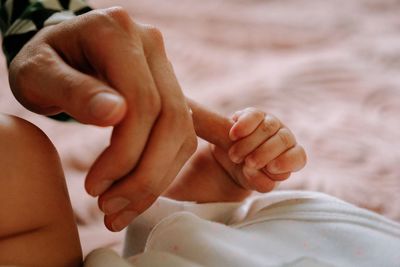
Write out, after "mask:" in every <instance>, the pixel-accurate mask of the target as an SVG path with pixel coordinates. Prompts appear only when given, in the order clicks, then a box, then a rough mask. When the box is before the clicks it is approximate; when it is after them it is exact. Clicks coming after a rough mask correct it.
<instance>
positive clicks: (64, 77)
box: [9, 44, 126, 126]
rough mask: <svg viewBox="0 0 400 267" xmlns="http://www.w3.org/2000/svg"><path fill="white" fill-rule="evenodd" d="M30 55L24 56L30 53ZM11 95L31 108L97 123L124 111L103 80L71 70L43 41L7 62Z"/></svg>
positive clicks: (119, 116)
mask: <svg viewBox="0 0 400 267" xmlns="http://www.w3.org/2000/svg"><path fill="white" fill-rule="evenodd" d="M27 51H30V52H31V53H32V54H34V56H32V57H33V59H30V60H26V58H27V57H30V56H31V55H24V54H26V53H28V52H27ZM9 73H10V85H11V88H12V90H13V93H14V95H15V96H16V98H17V99H18V100H19V101H20V103H21V104H23V105H24V106H25V107H26V108H28V109H30V110H31V111H33V112H36V113H40V114H44V115H54V114H57V113H60V112H66V113H68V114H69V115H71V116H72V117H74V118H75V119H76V120H78V121H80V122H82V123H87V124H94V125H98V126H110V125H115V124H117V123H118V122H119V121H120V120H121V119H122V118H123V116H124V115H125V112H126V103H125V100H124V98H123V97H122V96H121V95H120V94H119V93H118V92H116V91H115V90H114V89H112V88H111V87H110V86H109V85H107V84H106V83H104V82H102V81H100V80H98V79H97V78H95V77H92V76H89V75H87V74H84V73H82V72H80V71H77V70H75V69H74V68H72V67H70V66H69V65H68V64H66V63H65V62H64V60H63V59H62V58H61V57H60V56H59V55H58V54H57V52H56V51H54V50H53V48H52V47H51V46H49V45H46V44H41V45H40V46H38V47H35V49H34V51H31V50H30V49H27V50H23V51H21V55H19V56H18V57H17V58H16V59H15V60H14V61H13V63H12V64H11V66H10V72H9Z"/></svg>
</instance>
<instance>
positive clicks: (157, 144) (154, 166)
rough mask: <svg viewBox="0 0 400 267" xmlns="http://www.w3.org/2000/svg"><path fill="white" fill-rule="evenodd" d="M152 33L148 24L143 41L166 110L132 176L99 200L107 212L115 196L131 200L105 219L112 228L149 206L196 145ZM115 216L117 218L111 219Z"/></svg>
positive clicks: (173, 80)
mask: <svg viewBox="0 0 400 267" xmlns="http://www.w3.org/2000/svg"><path fill="white" fill-rule="evenodd" d="M149 31H150V32H149ZM153 31H155V32H153ZM149 33H150V34H152V33H153V34H157V35H158V34H159V32H157V30H156V29H154V28H148V27H146V28H145V29H144V36H143V40H144V42H143V43H144V48H145V53H146V55H147V57H148V64H149V67H150V69H151V72H152V74H153V77H154V81H155V83H156V85H157V88H158V90H159V92H160V96H161V101H162V107H163V110H162V111H161V113H160V116H159V117H158V119H157V123H156V124H155V126H154V127H153V129H152V133H151V135H150V138H149V140H148V142H147V145H146V149H145V150H144V152H143V154H142V156H141V160H140V162H139V164H138V166H137V167H136V168H135V170H134V171H133V173H132V175H130V176H129V177H125V178H124V179H123V180H122V181H121V182H119V183H118V184H116V185H114V186H112V187H111V188H110V189H109V190H108V191H106V192H105V193H104V194H103V195H102V196H101V198H100V200H99V201H100V206H101V207H102V208H103V209H104V211H105V212H107V213H108V212H109V213H112V214H113V213H114V212H115V210H109V211H107V210H106V209H107V206H108V203H110V201H113V198H114V197H115V196H119V197H120V196H124V198H126V199H128V200H129V203H130V204H129V205H128V207H127V208H126V209H124V211H123V214H118V215H116V216H117V217H114V216H115V215H113V216H111V215H110V216H111V217H112V218H111V219H108V220H107V219H106V223H108V222H109V223H111V226H112V229H113V230H120V228H121V227H124V226H126V223H127V221H129V219H132V216H134V213H141V212H143V211H144V210H145V209H147V208H148V207H149V206H150V205H151V204H152V202H153V201H155V199H156V198H157V197H158V196H160V195H161V194H162V193H163V192H164V191H165V190H166V189H167V187H168V186H169V185H170V184H171V182H172V180H173V178H174V177H175V176H176V175H177V173H178V172H179V170H180V169H181V167H182V166H183V165H184V163H185V162H186V160H187V159H188V158H189V157H190V156H191V154H193V152H194V151H195V149H196V146H197V138H196V137H195V133H194V128H193V122H192V120H191V117H190V114H189V109H188V106H187V104H186V101H185V98H184V96H183V93H182V92H181V89H180V86H179V84H178V82H177V80H176V77H175V74H174V73H173V70H172V66H171V65H170V63H169V61H168V59H167V57H166V55H165V52H164V51H163V50H159V49H157V48H152V47H151V45H153V42H151V41H149V40H147V38H148V37H149V35H148V34H149ZM138 192H139V193H138ZM101 203H104V204H101ZM132 212H134V213H132ZM126 214H128V215H126ZM112 219H115V221H114V222H112Z"/></svg>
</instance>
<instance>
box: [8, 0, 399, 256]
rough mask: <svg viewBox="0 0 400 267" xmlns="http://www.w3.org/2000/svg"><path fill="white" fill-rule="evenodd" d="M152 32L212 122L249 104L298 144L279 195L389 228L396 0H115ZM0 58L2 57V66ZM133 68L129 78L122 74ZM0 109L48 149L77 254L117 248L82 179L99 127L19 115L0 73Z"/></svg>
mask: <svg viewBox="0 0 400 267" xmlns="http://www.w3.org/2000/svg"><path fill="white" fill-rule="evenodd" d="M92 3H93V6H95V7H108V6H111V5H120V6H123V7H126V8H127V9H128V10H129V12H131V14H132V16H133V17H134V18H135V19H136V20H138V21H141V22H144V23H150V24H153V25H156V26H157V27H159V28H160V29H161V30H162V32H163V33H164V38H165V43H166V46H167V51H168V54H169V57H170V60H171V61H172V63H173V65H174V67H175V70H176V73H177V76H178V78H179V80H180V82H181V85H182V88H183V90H184V91H185V93H186V94H187V95H189V96H191V97H193V98H195V99H197V100H198V101H199V102H203V103H206V104H207V105H208V106H210V107H211V108H214V109H215V110H218V111H220V112H221V113H224V114H230V113H232V112H233V111H235V110H237V109H241V108H243V107H247V106H256V107H260V108H263V109H264V110H266V111H268V112H271V113H273V114H276V115H277V116H279V117H280V118H282V120H283V121H284V122H286V123H287V124H288V125H289V126H290V127H291V128H292V129H293V131H294V132H295V133H296V134H297V136H298V141H299V142H300V143H302V144H304V146H305V148H306V150H307V152H308V155H309V163H308V166H307V167H306V168H305V170H303V171H302V172H300V173H298V174H295V175H293V177H292V178H291V179H290V180H289V181H287V182H285V183H282V185H281V187H280V188H281V189H301V190H315V191H321V192H325V193H328V194H331V195H334V196H336V197H339V198H342V199H344V200H346V201H349V202H351V203H353V204H355V205H358V206H361V207H364V208H367V209H370V210H373V211H376V212H378V213H380V214H383V215H385V216H387V217H388V218H391V219H393V220H397V221H400V167H399V163H400V88H399V86H400V21H399V18H398V14H399V12H400V3H399V2H398V1H396V0H359V1H347V0H325V1H318V0H285V1H272V0H264V1H262V0H246V1H244V0H203V1H196V0H147V1H139V0H129V1H128V0H125V1H124V0H118V1H105V0H97V1H92ZM2 61H3V60H2ZM134 71H135V70H132V72H134ZM0 86H1V87H2V90H0V111H1V112H5V113H10V114H15V115H18V116H21V117H24V118H26V119H28V120H30V121H32V122H34V123H35V124H37V125H38V126H39V127H40V128H42V129H43V130H44V131H45V132H46V133H47V134H48V135H49V137H50V138H51V140H52V141H53V142H54V144H55V145H56V147H57V149H58V151H59V153H60V155H61V159H62V162H63V166H64V168H65V173H66V177H67V183H68V187H69V191H70V195H71V199H72V203H73V206H74V210H75V214H76V217H77V220H78V223H79V228H80V233H81V239H82V243H83V248H84V251H85V253H86V252H88V251H90V250H91V249H93V248H96V247H99V246H112V247H115V248H120V247H121V244H122V239H123V233H118V234H113V233H110V232H107V231H106V230H105V229H104V227H103V226H102V216H101V214H100V213H99V211H98V210H97V205H96V200H95V199H92V198H90V197H88V196H87V195H86V194H85V192H84V189H83V181H84V176H85V172H86V171H87V169H88V167H89V166H90V164H91V163H92V162H93V160H94V158H95V157H96V155H97V154H98V153H99V152H100V151H101V150H102V149H103V148H104V147H105V146H106V145H107V141H108V140H107V139H108V136H109V134H110V129H101V128H96V127H91V126H83V125H79V124H74V123H60V122H55V121H52V120H49V119H47V118H44V117H41V116H38V115H35V114H33V113H30V112H28V111H26V110H24V109H23V108H22V107H21V106H20V105H19V104H18V103H17V102H16V101H15V100H14V99H13V97H12V95H11V93H10V90H9V89H8V83H7V71H6V67H5V65H2V66H1V71H0Z"/></svg>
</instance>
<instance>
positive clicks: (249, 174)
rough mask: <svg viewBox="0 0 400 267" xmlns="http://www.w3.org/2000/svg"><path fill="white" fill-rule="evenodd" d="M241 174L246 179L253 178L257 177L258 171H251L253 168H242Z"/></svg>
mask: <svg viewBox="0 0 400 267" xmlns="http://www.w3.org/2000/svg"><path fill="white" fill-rule="evenodd" d="M243 174H244V175H245V176H246V177H247V178H252V177H254V176H257V174H258V170H257V169H253V168H248V167H246V166H245V167H243Z"/></svg>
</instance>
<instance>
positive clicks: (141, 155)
mask: <svg viewBox="0 0 400 267" xmlns="http://www.w3.org/2000/svg"><path fill="white" fill-rule="evenodd" d="M100 42H101V43H100ZM9 80H10V86H11V89H12V91H13V93H14V95H15V97H16V98H17V99H18V100H19V102H20V103H21V104H22V105H24V106H25V107H26V108H28V109H29V110H31V111H33V112H36V113H39V114H44V115H54V114H57V113H60V112H66V113H68V114H70V115H71V116H72V117H74V118H75V119H76V120H78V121H79V122H81V123H85V124H92V125H98V126H114V128H113V132H112V135H111V140H110V145H109V146H108V147H107V148H106V149H105V150H104V151H103V152H102V153H101V154H100V156H99V157H98V158H97V160H96V161H95V162H94V164H93V166H92V167H91V169H90V171H89V173H88V175H87V177H86V181H85V187H86V190H87V191H88V193H89V194H91V195H92V196H99V200H98V201H99V206H100V208H101V209H102V210H103V211H104V212H105V214H106V215H105V225H106V226H107V228H108V229H110V230H112V231H120V230H122V229H123V228H124V227H126V226H127V225H128V224H129V222H130V221H131V220H132V219H133V218H135V217H136V216H137V215H138V214H140V213H142V212H143V211H144V210H146V209H147V208H148V207H150V205H151V204H152V203H153V202H154V201H155V200H156V199H157V197H158V196H160V195H161V194H162V192H163V191H164V190H165V189H166V188H167V187H168V186H169V184H170V183H171V182H172V180H173V179H174V178H175V176H176V175H177V173H178V172H179V171H180V169H181V168H182V166H183V165H184V164H185V162H186V161H187V160H188V159H189V158H190V156H191V155H192V154H193V153H194V151H195V150H196V147H197V138H196V134H195V130H194V126H193V121H192V118H191V115H190V113H189V108H188V104H187V102H186V99H185V97H184V95H183V93H182V90H181V88H180V86H179V84H178V82H177V79H176V77H175V74H174V71H173V69H172V66H171V64H170V62H169V61H168V58H167V56H166V53H165V49H164V43H163V37H162V35H161V33H160V31H159V30H157V29H156V28H154V27H152V26H148V25H141V24H139V23H136V22H134V21H133V20H132V19H131V17H130V16H129V14H128V13H127V12H126V11H125V10H124V9H122V8H119V7H114V8H108V9H102V10H95V11H92V12H89V13H87V14H84V15H81V16H78V17H76V18H74V19H72V20H69V21H65V22H63V23H60V24H57V25H54V26H49V27H46V28H44V29H42V30H40V31H39V33H38V34H36V35H35V36H34V37H33V38H32V39H31V40H30V41H29V42H28V43H27V44H26V45H25V46H24V47H23V48H22V50H21V51H20V52H19V54H18V55H17V56H16V57H15V58H14V60H13V61H12V62H11V65H10V71H9Z"/></svg>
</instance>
